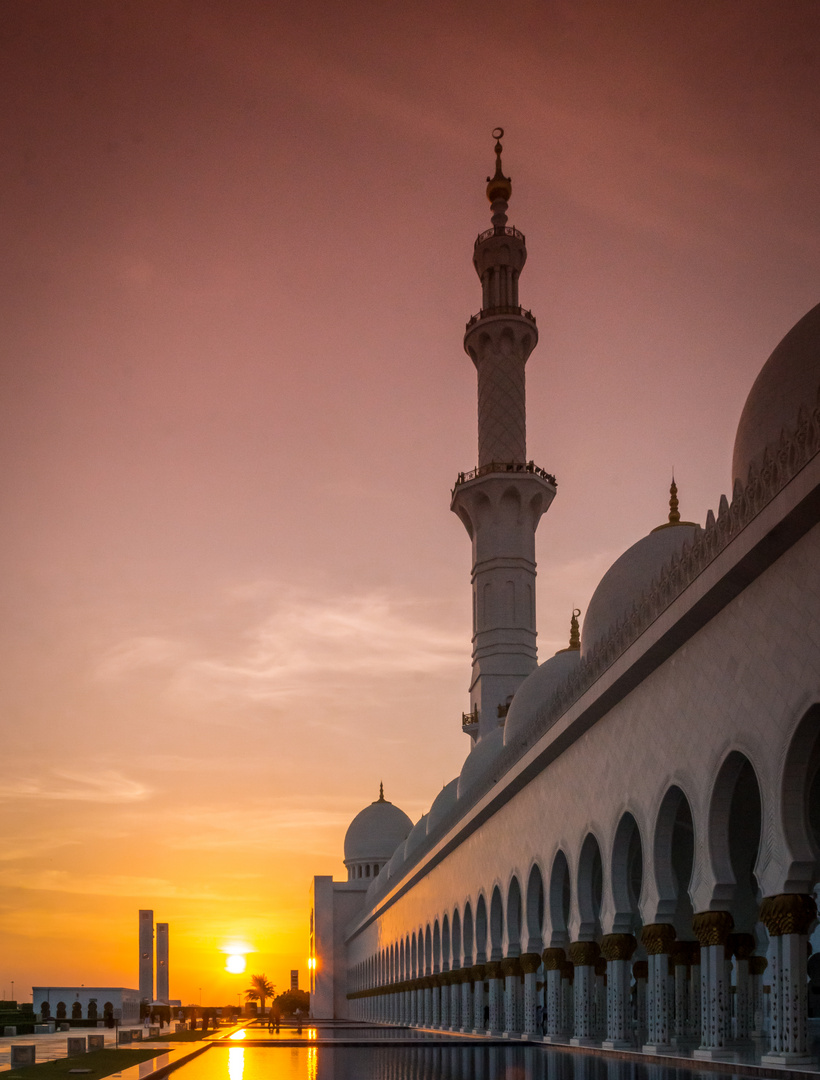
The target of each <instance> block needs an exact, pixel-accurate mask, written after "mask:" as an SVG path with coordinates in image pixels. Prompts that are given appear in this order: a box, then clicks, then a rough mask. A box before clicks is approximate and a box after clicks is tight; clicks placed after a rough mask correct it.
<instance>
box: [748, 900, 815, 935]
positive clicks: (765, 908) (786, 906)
mask: <svg viewBox="0 0 820 1080" xmlns="http://www.w3.org/2000/svg"><path fill="white" fill-rule="evenodd" d="M816 918H817V904H816V903H815V901H814V897H813V896H808V895H806V894H805V893H780V894H779V895H778V896H766V897H764V898H763V903H762V904H761V905H760V921H761V922H762V923H763V925H764V926H765V927H766V929H767V930H768V931H769V933H770V934H771V936H772V937H782V936H783V934H807V933H808V932H809V926H810V925H811V924H812V923H813V922H814V920H815V919H816Z"/></svg>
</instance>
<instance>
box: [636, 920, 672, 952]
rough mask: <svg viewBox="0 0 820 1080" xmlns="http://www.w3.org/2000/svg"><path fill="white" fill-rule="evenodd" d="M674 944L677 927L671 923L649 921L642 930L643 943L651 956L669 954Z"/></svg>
mask: <svg viewBox="0 0 820 1080" xmlns="http://www.w3.org/2000/svg"><path fill="white" fill-rule="evenodd" d="M674 944H675V927H674V926H671V925H670V924H669V923H662V922H661V923H649V925H648V926H644V927H643V929H642V930H641V945H643V947H644V948H645V949H646V951H647V952H648V953H649V955H650V956H660V955H661V954H662V953H666V954H667V955H669V953H670V952H671V951H672V946H673V945H674Z"/></svg>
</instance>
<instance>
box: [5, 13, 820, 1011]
mask: <svg viewBox="0 0 820 1080" xmlns="http://www.w3.org/2000/svg"><path fill="white" fill-rule="evenodd" d="M818 42H820V8H818V5H817V4H816V3H815V2H814V0H791V2H790V3H789V4H786V5H784V4H781V3H777V2H767V0H762V2H760V3H756V4H749V3H748V0H722V2H721V0H708V2H704V0H693V2H691V3H687V4H667V5H659V4H657V3H655V0H651V2H647V0H634V2H632V3H630V4H628V5H624V4H622V3H616V2H615V0H586V2H581V0H579V2H569V0H538V2H530V0H510V2H508V3H507V4H504V5H499V4H496V3H489V2H487V0H472V2H471V3H462V2H454V3H449V4H448V3H445V4H442V3H440V2H438V3H433V2H432V0H418V2H413V0H409V2H403V3H401V4H399V3H391V2H387V3H386V2H385V0H379V2H378V3H377V2H375V0H374V2H366V0H365V2H362V0H356V2H354V3H352V4H339V3H337V2H330V0H303V2H302V3H300V4H298V5H284V4H281V3H276V2H271V0H197V2H196V3H193V2H185V0H117V2H116V3H112V2H110V0H73V2H72V3H71V4H54V3H53V2H52V0H4V2H3V4H2V6H0V197H1V198H2V213H0V251H2V257H1V258H0V455H1V460H2V468H0V501H2V506H3V524H2V529H0V560H1V562H0V565H2V568H3V572H2V576H0V597H1V600H0V763H2V768H0V821H2V827H0V992H2V994H3V996H4V997H6V996H10V992H11V985H10V984H11V980H14V983H15V996H16V997H17V998H18V999H19V1000H30V997H29V994H30V988H31V986H32V985H73V984H77V983H85V984H86V985H91V984H95V985H117V986H118V985H125V986H136V985H137V982H136V980H137V937H136V935H137V911H138V909H139V908H152V909H153V910H154V912H155V918H156V919H157V921H167V922H169V923H170V924H171V962H170V973H171V994H172V996H173V997H179V998H181V999H182V1000H183V1001H184V1002H196V1001H198V1000H199V994H200V991H201V994H202V999H203V1002H209V1001H210V1002H212V1003H214V1004H227V1003H230V1002H234V1001H236V1000H237V995H238V994H240V993H241V992H242V991H243V990H244V989H245V987H246V985H247V982H248V980H247V976H242V975H229V974H228V973H227V972H226V971H225V970H224V960H225V953H226V951H227V950H229V949H231V948H233V949H244V950H245V951H247V953H248V957H247V960H248V971H249V972H251V971H254V972H262V971H264V972H265V973H266V974H267V975H268V977H269V978H270V979H272V980H273V981H274V982H275V983H276V984H277V985H278V987H279V988H280V989H284V988H285V986H286V984H287V983H288V974H289V970H290V969H291V968H299V969H300V971H301V977H302V982H303V984H304V983H305V982H306V981H307V972H306V959H307V955H308V910H309V909H308V889H309V885H310V879H311V877H312V876H313V875H314V874H334V875H335V876H336V877H337V878H338V877H344V876H345V874H344V867H343V865H342V844H343V838H344V832H345V829H346V827H347V824H348V823H349V821H350V820H351V819H352V818H353V816H354V815H355V814H356V813H357V812H358V811H359V810H360V809H361V808H362V807H363V806H364V805H366V804H367V803H369V802H371V801H372V800H374V799H376V798H377V797H378V787H379V782H380V781H383V782H384V785H385V794H386V797H387V798H388V799H390V800H392V801H393V802H395V803H397V804H398V805H399V806H401V807H402V808H403V809H404V810H405V811H406V812H407V813H408V814H409V815H410V816H411V817H412V818H413V819H414V820H415V819H417V818H418V817H419V816H420V815H421V813H423V812H424V811H425V810H426V809H427V808H428V807H429V805H430V803H431V801H432V799H433V798H434V797H435V795H436V794H437V792H438V791H439V790H440V789H441V786H442V785H443V784H444V783H446V782H448V781H449V780H450V779H451V778H452V777H453V776H455V775H457V773H458V772H459V769H460V767H461V764H462V762H463V759H464V757H465V755H466V753H467V750H468V740H467V737H466V736H465V735H464V734H463V733H462V731H461V712H462V710H463V709H465V708H466V707H467V705H468V695H467V690H468V682H469V673H470V547H469V540H468V537H467V535H466V533H465V532H464V529H463V527H462V526H461V524H460V522H459V521H458V519H457V518H456V517H455V515H453V514H451V513H450V511H449V499H450V488H451V487H452V484H453V482H454V480H455V477H456V474H457V473H458V472H459V471H461V470H465V469H469V468H472V467H473V466H474V465H475V461H476V397H475V371H474V369H473V367H472V364H471V363H470V361H469V359H468V357H467V356H466V355H465V353H464V352H463V348H462V335H463V332H464V324H465V322H466V320H467V319H468V318H469V317H470V316H471V315H472V314H473V313H474V312H476V311H477V310H478V308H479V307H480V290H479V285H478V280H477V278H476V276H475V273H474V270H473V268H472V266H471V256H472V245H473V241H474V239H475V236H476V234H477V233H478V232H479V231H481V230H482V229H484V228H486V227H487V226H488V225H489V208H488V205H487V202H486V197H485V192H484V188H485V178H486V176H487V174H488V172H490V171H491V170H492V168H493V164H494V160H493V153H492V147H493V140H492V139H491V136H490V133H491V131H492V129H493V128H494V127H496V126H497V125H501V126H503V127H504V128H505V131H506V134H505V138H504V167H505V171H506V173H507V174H508V175H510V176H511V177H512V182H513V195H512V199H511V202H510V211H509V214H510V223H511V224H514V225H516V226H517V227H518V228H519V229H521V230H522V231H523V232H524V233H525V234H526V237H527V246H528V252H529V260H528V264H527V267H526V269H525V271H524V273H523V274H522V278H521V288H520V292H521V302H522V303H523V304H524V305H525V306H526V307H528V308H532V310H533V312H534V314H535V315H536V318H537V320H538V326H539V332H540V343H539V345H538V348H537V349H536V351H535V352H534V353H533V355H532V357H531V358H530V360H529V363H528V369H527V370H528V382H527V389H528V454H529V456H530V457H531V458H533V459H534V460H535V462H536V463H537V464H538V465H540V466H542V467H544V468H546V469H547V470H548V471H550V472H552V473H554V474H556V476H557V478H558V495H557V497H556V499H555V501H554V503H553V505H552V507H551V508H550V510H549V512H548V514H547V515H545V517H544V518H543V519H542V522H541V525H540V528H539V534H538V542H537V553H538V564H539V565H538V573H539V578H538V628H539V655H540V657H541V659H546V658H548V657H549V656H551V655H552V653H553V652H555V651H556V650H557V649H559V648H561V647H563V646H564V645H565V644H566V640H567V635H568V630H569V618H570V613H571V610H572V608H573V606H578V607H579V608H581V610H582V611H583V610H585V608H586V605H587V603H588V601H589V598H590V596H591V594H592V592H593V590H594V588H595V585H596V583H597V582H598V581H599V580H600V578H601V576H602V575H603V573H604V571H605V570H606V569H607V568H608V566H609V565H610V564H611V563H612V562H613V561H614V559H615V558H616V557H617V556H618V555H619V554H620V553H621V552H622V551H623V550H624V549H625V548H626V547H628V546H629V545H630V544H631V543H633V542H634V541H635V540H637V539H638V538H640V537H641V536H643V535H645V534H646V533H647V532H648V531H649V530H650V529H651V528H653V527H654V526H656V525H658V524H660V523H661V522H662V521H663V520H665V516H666V508H667V499H668V488H669V482H670V479H671V476H672V472H673V470H674V474H675V478H676V480H677V483H678V487H679V497H680V502H681V513H682V516H683V517H684V518H685V519H688V520H695V521H700V522H703V521H704V519H705V516H706V512H707V510H708V509H709V508H710V507H712V508H716V507H717V504H718V501H719V498H720V495H721V494H722V493H723V492H726V493H730V488H731V477H730V470H731V451H732V443H733V439H734V431H735V427H736V424H737V420H738V418H739V416H740V411H741V408H742V406H743V402H744V400H745V396H746V394H747V392H748V390H749V388H750V387H751V384H752V382H753V380H754V378H755V375H756V374H757V372H758V370H759V369H760V367H761V366H762V364H763V362H764V361H765V359H766V357H767V356H768V355H769V353H770V352H771V351H772V349H773V348H774V346H775V345H776V344H777V342H778V341H779V340H780V338H781V337H782V336H783V335H784V334H785V333H786V331H787V330H788V329H789V328H790V327H791V326H792V325H793V324H794V323H795V322H796V321H797V320H798V319H799V318H800V317H801V316H802V315H803V314H804V313H805V312H806V311H807V310H808V309H809V308H810V307H812V306H813V305H814V304H815V303H816V302H817V301H818V299H820V219H819V217H818V213H819V212H820V197H818V180H817V178H818V176H820V126H819V125H818V121H817V86H818V85H819V84H820V59H819V57H818V48H820V46H818Z"/></svg>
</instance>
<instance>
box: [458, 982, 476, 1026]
mask: <svg viewBox="0 0 820 1080" xmlns="http://www.w3.org/2000/svg"><path fill="white" fill-rule="evenodd" d="M474 1020H475V1016H474V1015H473V984H472V983H471V982H470V980H469V979H467V978H465V979H464V982H462V984H461V1030H462V1031H472V1030H473V1028H474V1027H475V1024H474V1022H473V1021H474Z"/></svg>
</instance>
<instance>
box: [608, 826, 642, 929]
mask: <svg viewBox="0 0 820 1080" xmlns="http://www.w3.org/2000/svg"><path fill="white" fill-rule="evenodd" d="M609 872H610V875H611V880H612V900H613V903H614V905H615V915H614V918H613V933H616V934H636V935H637V933H638V929H639V927H640V922H641V914H640V904H641V891H642V889H643V844H642V843H641V833H640V829H639V828H638V823H637V821H636V820H635V818H634V816H633V815H632V814H631V813H630V812H629V811H628V810H627V811H626V812H625V813H623V814H622V815H621V820H620V821H619V822H618V828H617V829H616V830H615V839H614V840H613V842H612V859H611V860H610V871H609Z"/></svg>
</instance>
